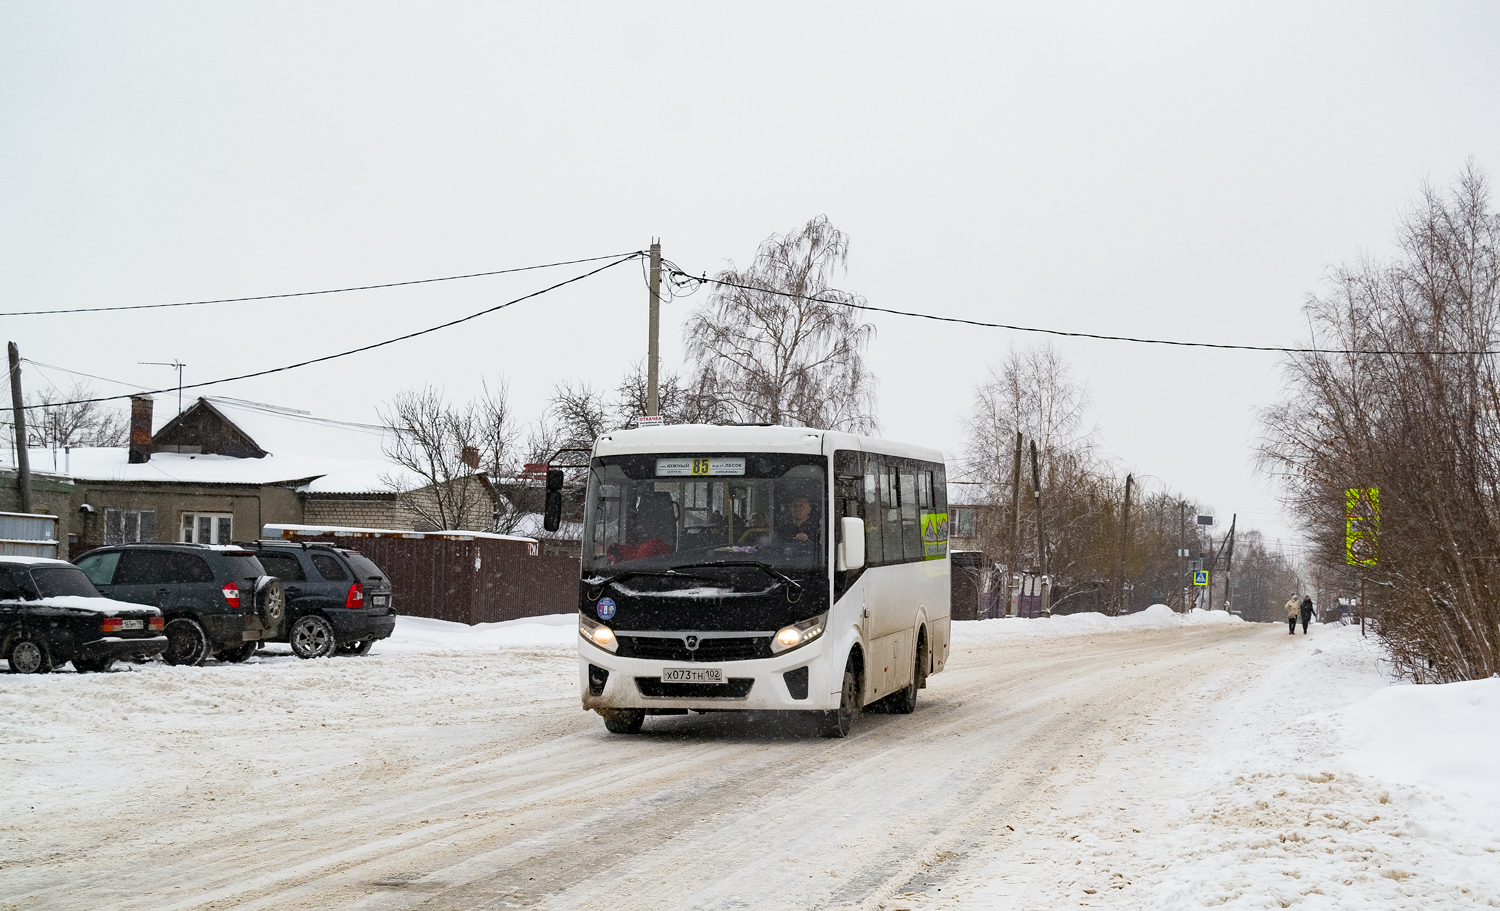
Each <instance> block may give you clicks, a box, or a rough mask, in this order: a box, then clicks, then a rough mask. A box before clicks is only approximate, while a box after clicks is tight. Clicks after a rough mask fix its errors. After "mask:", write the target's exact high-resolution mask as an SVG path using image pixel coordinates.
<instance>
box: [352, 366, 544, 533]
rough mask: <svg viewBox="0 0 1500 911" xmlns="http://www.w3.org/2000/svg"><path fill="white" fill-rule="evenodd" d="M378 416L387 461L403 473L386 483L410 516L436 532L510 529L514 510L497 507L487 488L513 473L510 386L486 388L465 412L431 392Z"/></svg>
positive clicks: (414, 392)
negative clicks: (492, 479)
mask: <svg viewBox="0 0 1500 911" xmlns="http://www.w3.org/2000/svg"><path fill="white" fill-rule="evenodd" d="M380 417H381V420H382V421H383V422H384V423H385V425H386V427H387V429H388V430H389V431H390V433H389V434H388V435H387V442H386V446H385V454H386V457H387V458H388V459H390V460H391V461H392V462H394V463H395V464H396V465H398V466H400V467H401V468H403V469H405V471H404V472H391V473H387V474H386V475H384V476H383V478H382V480H383V481H384V483H385V484H386V486H387V487H388V488H389V489H390V490H391V491H392V492H394V493H395V494H396V495H397V499H398V502H399V503H400V504H401V505H402V506H403V507H404V508H405V509H407V510H409V511H411V512H412V513H413V514H415V515H417V516H418V517H420V518H421V520H422V522H423V523H425V524H426V525H427V526H430V527H431V528H433V529H470V530H485V531H507V530H509V528H508V527H507V524H509V525H513V524H514V521H513V520H514V519H516V518H518V516H517V515H516V511H515V510H514V509H509V508H507V507H506V504H503V503H501V502H497V497H496V494H495V493H494V488H493V486H492V485H491V484H489V483H486V481H488V480H489V478H490V477H500V476H503V475H505V474H512V473H514V470H515V468H514V465H513V463H512V455H513V453H512V450H513V449H514V443H515V430H514V426H513V422H512V419H511V417H510V408H509V404H508V401H507V389H506V386H505V384H504V383H500V384H498V385H497V387H496V388H494V389H491V388H490V386H489V385H488V383H486V384H485V387H484V391H483V393H482V394H481V395H480V397H479V398H478V399H476V400H474V401H472V402H469V403H467V404H465V405H462V406H457V405H453V404H450V403H449V401H448V400H447V398H446V397H445V396H444V395H443V393H442V391H441V390H438V389H434V388H433V387H431V386H424V387H422V388H420V389H408V390H404V391H402V392H400V393H398V394H397V395H396V397H395V398H394V399H392V400H391V402H390V403H389V404H388V405H387V407H386V408H385V409H383V410H382V411H381V412H380ZM481 472H485V474H486V477H485V478H481V477H480V476H479V475H480V473H481ZM414 480H415V481H419V482H420V483H416V482H414Z"/></svg>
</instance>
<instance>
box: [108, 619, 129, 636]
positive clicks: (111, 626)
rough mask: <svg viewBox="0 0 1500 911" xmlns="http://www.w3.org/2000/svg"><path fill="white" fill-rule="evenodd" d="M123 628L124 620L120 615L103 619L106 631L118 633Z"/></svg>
mask: <svg viewBox="0 0 1500 911" xmlns="http://www.w3.org/2000/svg"><path fill="white" fill-rule="evenodd" d="M124 628H125V621H124V619H122V618H120V617H106V618H105V619H104V631H105V632H106V633H118V632H119V631H120V630H122V629H124Z"/></svg>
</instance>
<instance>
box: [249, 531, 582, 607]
mask: <svg viewBox="0 0 1500 911" xmlns="http://www.w3.org/2000/svg"><path fill="white" fill-rule="evenodd" d="M266 533H267V536H268V537H272V536H275V537H281V538H285V539H288V540H293V541H323V542H326V543H329V544H335V545H337V546H339V547H348V548H352V549H354V550H357V551H359V552H360V553H363V554H365V555H366V556H368V557H369V558H370V559H371V560H374V561H375V563H376V565H378V566H379V567H380V568H381V569H383V570H385V572H386V574H387V575H388V576H390V579H391V587H392V588H393V589H394V601H395V605H396V612H397V613H400V614H405V615H408V616H413V617H432V618H434V619H437V620H452V621H455V622H457V623H470V624H472V623H495V622H498V621H501V620H515V619H518V618H521V617H538V616H542V615H544V614H563V613H572V612H573V611H576V610H578V561H577V560H576V559H572V558H569V557H549V556H544V555H542V554H540V553H539V548H537V545H536V544H535V543H534V542H528V541H526V540H520V539H515V538H503V537H499V536H479V535H473V536H470V535H466V534H463V533H458V532H438V533H425V534H422V533H414V532H399V531H388V532H383V531H375V530H367V529H334V528H318V529H312V528H295V529H294V528H284V527H278V526H267V527H266Z"/></svg>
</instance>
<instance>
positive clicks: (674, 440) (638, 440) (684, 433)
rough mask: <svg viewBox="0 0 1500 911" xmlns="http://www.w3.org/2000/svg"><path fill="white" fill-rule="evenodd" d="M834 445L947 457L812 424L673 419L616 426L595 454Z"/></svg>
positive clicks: (936, 458)
mask: <svg viewBox="0 0 1500 911" xmlns="http://www.w3.org/2000/svg"><path fill="white" fill-rule="evenodd" d="M825 441H826V444H827V445H826V449H825ZM833 449H860V450H864V451H866V452H881V453H885V454H886V455H893V456H903V457H905V458H910V459H921V460H923V461H927V462H941V461H943V454H942V453H941V452H939V451H938V450H936V449H929V448H927V447H926V446H912V445H910V444H908V443H897V442H893V441H890V440H882V439H880V438H879V437H869V436H860V435H857V434H852V433H844V432H842V431H837V430H815V429H813V428H811V427H780V426H776V427H744V426H724V425H720V424H669V425H666V426H663V427H645V428H641V429H638V430H616V431H612V432H610V433H606V434H604V435H603V436H601V437H599V439H598V440H597V441H596V442H595V443H594V455H595V456H610V455H625V454H627V453H634V452H662V453H699V452H725V453H731V452H804V453H809V454H817V453H823V452H825V451H831V450H833Z"/></svg>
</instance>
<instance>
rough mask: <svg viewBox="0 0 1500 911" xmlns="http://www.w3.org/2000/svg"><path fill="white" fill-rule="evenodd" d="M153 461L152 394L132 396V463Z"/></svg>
mask: <svg viewBox="0 0 1500 911" xmlns="http://www.w3.org/2000/svg"><path fill="white" fill-rule="evenodd" d="M149 461H151V396H149V395H133V396H131V397H130V464H132V465H139V464H140V463H142V462H149Z"/></svg>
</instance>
